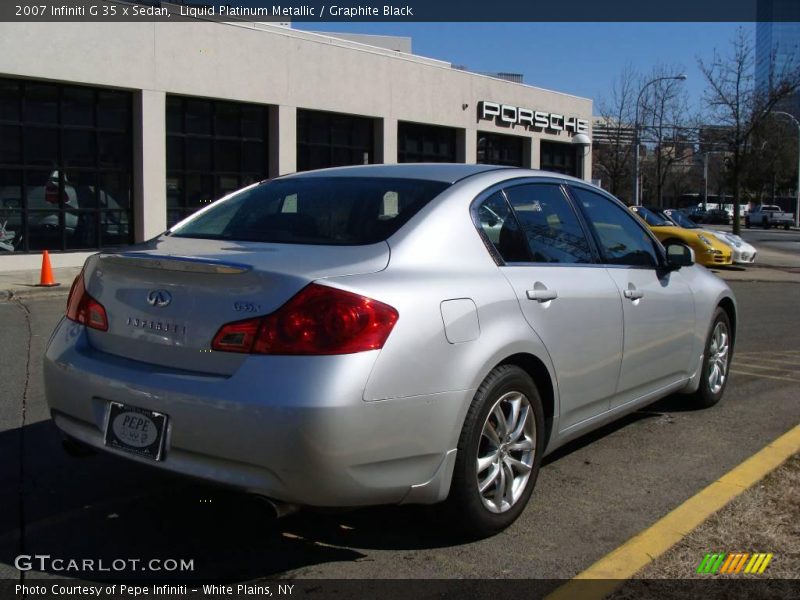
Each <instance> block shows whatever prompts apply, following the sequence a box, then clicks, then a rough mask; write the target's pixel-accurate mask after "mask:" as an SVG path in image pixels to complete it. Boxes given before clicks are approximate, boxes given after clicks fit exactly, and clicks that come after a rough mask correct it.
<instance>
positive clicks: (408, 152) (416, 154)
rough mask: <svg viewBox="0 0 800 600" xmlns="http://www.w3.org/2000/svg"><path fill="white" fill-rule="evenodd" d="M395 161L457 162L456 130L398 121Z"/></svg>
mask: <svg viewBox="0 0 800 600" xmlns="http://www.w3.org/2000/svg"><path fill="white" fill-rule="evenodd" d="M397 162H401V163H409V162H457V161H456V130H455V129H453V128H452V127H438V126H436V125H423V124H421V123H405V122H400V123H398V124H397Z"/></svg>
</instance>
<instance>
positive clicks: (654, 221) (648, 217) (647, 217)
mask: <svg viewBox="0 0 800 600" xmlns="http://www.w3.org/2000/svg"><path fill="white" fill-rule="evenodd" d="M636 214H637V215H639V216H640V217H642V219H644V222H645V223H647V224H648V225H650V227H663V226H665V225H672V223H670V222H669V221H667V220H666V219H665V218H664V217H659V216H658V215H657V214H656V213H654V212H653V211H652V210H650V209H649V208H645V207H644V206H637V207H636Z"/></svg>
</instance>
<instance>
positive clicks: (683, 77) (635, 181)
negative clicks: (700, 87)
mask: <svg viewBox="0 0 800 600" xmlns="http://www.w3.org/2000/svg"><path fill="white" fill-rule="evenodd" d="M670 79H674V80H676V81H686V75H684V74H680V75H672V76H669V77H656V78H655V79H651V80H650V81H648V82H647V83H645V84H644V85H643V86H642V89H641V90H639V96H638V97H637V98H636V116H635V118H634V119H633V143H634V150H633V156H634V158H633V161H634V164H633V203H634V204H635V205H636V206H639V205H640V204H641V201H640V198H639V104H641V102H642V94H644V91H645V90H646V89H647V88H648V87H650V86H651V85H653V84H654V83H658V82H659V81H667V80H670Z"/></svg>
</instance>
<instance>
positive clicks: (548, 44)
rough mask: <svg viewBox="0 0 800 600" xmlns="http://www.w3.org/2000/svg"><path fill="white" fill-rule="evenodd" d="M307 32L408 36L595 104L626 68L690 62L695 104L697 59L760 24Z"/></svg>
mask: <svg viewBox="0 0 800 600" xmlns="http://www.w3.org/2000/svg"><path fill="white" fill-rule="evenodd" d="M309 25H316V24H313V23H312V24H308V23H302V24H299V23H298V24H295V27H297V28H299V29H313V30H317V31H319V30H325V31H330V32H334V31H338V32H354V33H370V34H376V35H403V36H410V37H412V38H413V48H414V53H415V54H420V55H422V56H428V57H431V58H438V59H441V60H446V61H448V62H452V63H453V64H460V65H465V66H467V67H468V68H470V69H471V70H475V71H495V72H497V71H509V72H512V73H523V74H524V75H525V83H527V84H529V85H535V86H539V87H543V88H547V89H552V90H556V91H560V92H566V93H569V94H574V95H577V96H584V97H588V98H592V99H593V100H594V101H595V104H596V103H597V101H598V100H599V99H600V97H602V96H609V92H610V89H611V85H612V82H613V81H614V79H616V78H617V77H618V76H619V73H620V72H621V70H622V69H623V68H624V67H625V65H627V64H630V65H632V66H633V67H634V68H635V69H637V70H639V71H642V72H647V71H649V70H650V69H651V68H652V67H653V66H654V65H656V64H666V65H676V66H679V67H682V68H683V70H684V73H685V74H686V75H687V80H686V82H685V83H684V85H685V86H686V89H687V91H688V92H689V98H690V101H691V102H692V104H693V108H699V103H700V101H701V98H702V93H703V89H704V87H705V82H704V80H703V76H702V74H701V73H700V70H699V69H698V67H697V57H698V56H700V57H704V58H706V59H708V58H710V57H711V56H712V54H713V52H714V49H715V48H717V49H718V50H720V51H721V52H723V53H725V54H727V53H728V52H729V49H730V40H731V39H732V38H733V35H734V34H735V32H736V29H737V28H738V27H743V28H744V29H745V31H746V32H748V33H749V34H750V35H751V39H752V40H754V39H755V24H753V23H744V24H737V23H324V24H322V25H321V26H317V27H310V26H309Z"/></svg>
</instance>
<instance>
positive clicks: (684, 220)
mask: <svg viewBox="0 0 800 600" xmlns="http://www.w3.org/2000/svg"><path fill="white" fill-rule="evenodd" d="M664 214H665V215H667V216H668V217H669V218H670V219H672V221H673V222H674V223H675V224H676V225H678V226H679V227H683V228H684V229H700V226H698V225H697V224H696V223H695V222H694V221H692V220H691V219H690V218H689V217H687V216H686V215H685V214H683V213H682V212H681V211H679V210H665V211H664Z"/></svg>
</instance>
